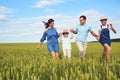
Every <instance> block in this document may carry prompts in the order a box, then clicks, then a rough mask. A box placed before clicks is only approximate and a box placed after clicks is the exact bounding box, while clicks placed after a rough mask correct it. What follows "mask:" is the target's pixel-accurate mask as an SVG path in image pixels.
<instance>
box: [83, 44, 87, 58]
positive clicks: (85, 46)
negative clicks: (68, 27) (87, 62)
mask: <svg viewBox="0 0 120 80" xmlns="http://www.w3.org/2000/svg"><path fill="white" fill-rule="evenodd" d="M82 46H83V57H84V56H85V53H86V49H87V43H82Z"/></svg>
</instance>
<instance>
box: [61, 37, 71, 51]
mask: <svg viewBox="0 0 120 80" xmlns="http://www.w3.org/2000/svg"><path fill="white" fill-rule="evenodd" d="M62 49H71V39H70V37H66V38H65V37H62Z"/></svg>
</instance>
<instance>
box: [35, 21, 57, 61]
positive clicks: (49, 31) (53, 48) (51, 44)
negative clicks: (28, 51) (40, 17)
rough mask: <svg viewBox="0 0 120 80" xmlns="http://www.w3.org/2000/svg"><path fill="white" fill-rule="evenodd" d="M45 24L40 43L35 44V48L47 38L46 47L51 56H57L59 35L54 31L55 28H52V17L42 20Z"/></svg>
mask: <svg viewBox="0 0 120 80" xmlns="http://www.w3.org/2000/svg"><path fill="white" fill-rule="evenodd" d="M43 23H44V24H45V26H46V27H45V31H44V34H43V36H42V38H41V39H40V43H39V45H38V46H37V49H39V48H40V46H41V44H42V42H44V40H46V38H47V48H48V50H49V52H50V53H51V55H52V58H53V59H55V58H58V52H59V43H58V38H59V35H58V33H57V31H56V29H55V28H54V20H53V19H49V20H48V22H47V23H46V22H44V21H43Z"/></svg>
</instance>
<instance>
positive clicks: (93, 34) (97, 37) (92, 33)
mask: <svg viewBox="0 0 120 80" xmlns="http://www.w3.org/2000/svg"><path fill="white" fill-rule="evenodd" d="M91 35H92V36H94V37H95V38H96V39H97V40H99V35H96V34H95V33H94V32H93V31H92V32H91Z"/></svg>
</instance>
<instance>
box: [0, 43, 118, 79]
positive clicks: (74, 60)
mask: <svg viewBox="0 0 120 80" xmlns="http://www.w3.org/2000/svg"><path fill="white" fill-rule="evenodd" d="M36 46H37V44H36V43H21V44H17V43H16V44H12V43H11V44H0V80H120V42H113V43H112V46H111V47H112V51H111V58H110V63H109V64H108V65H106V62H105V59H103V58H102V50H103V47H102V46H101V45H100V44H99V43H98V42H92V43H88V48H87V52H86V57H85V58H84V59H79V57H78V49H77V46H76V44H75V43H72V57H71V58H70V59H64V58H63V57H62V50H61V44H60V58H59V59H57V60H52V59H51V56H50V54H49V53H48V51H47V48H46V45H45V44H43V45H42V46H41V48H40V49H39V50H37V49H36Z"/></svg>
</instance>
